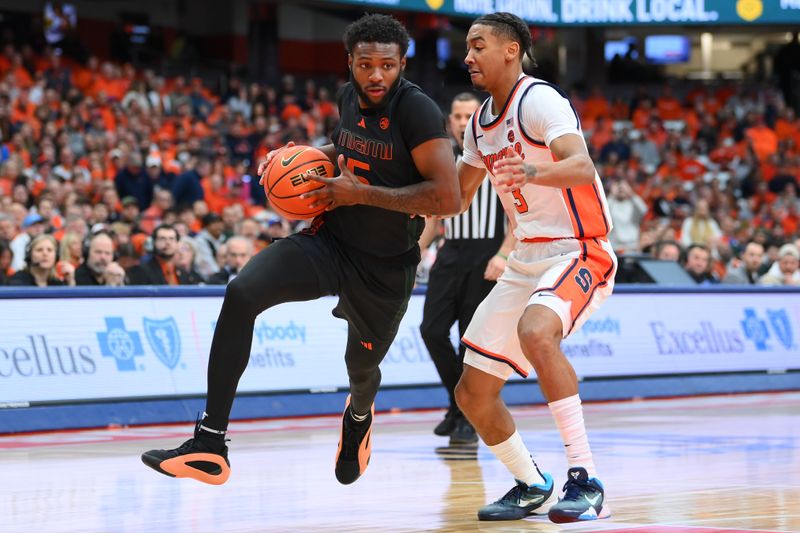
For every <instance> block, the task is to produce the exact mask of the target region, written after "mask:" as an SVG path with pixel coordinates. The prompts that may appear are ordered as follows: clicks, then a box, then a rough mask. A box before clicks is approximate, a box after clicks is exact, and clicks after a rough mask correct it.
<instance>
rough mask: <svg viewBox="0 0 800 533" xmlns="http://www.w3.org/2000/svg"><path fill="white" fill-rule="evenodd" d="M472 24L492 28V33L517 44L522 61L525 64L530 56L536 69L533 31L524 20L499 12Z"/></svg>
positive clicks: (531, 63)
mask: <svg viewBox="0 0 800 533" xmlns="http://www.w3.org/2000/svg"><path fill="white" fill-rule="evenodd" d="M472 24H482V25H484V26H491V27H492V33H494V34H495V35H498V36H500V37H504V38H506V39H508V40H510V41H515V42H517V43H518V44H519V48H520V51H521V54H520V59H522V60H523V62H524V61H525V56H528V60H529V61H530V66H531V67H536V59H535V58H534V57H533V38H532V37H531V30H530V29H529V28H528V25H527V24H526V23H525V21H524V20H522V19H521V18H519V17H518V16H516V15H514V14H513V13H507V12H499V13H489V14H488V15H483V16H481V17H478V18H477V19H475V21H474V22H473V23H472Z"/></svg>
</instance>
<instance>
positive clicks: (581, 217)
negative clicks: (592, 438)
mask: <svg viewBox="0 0 800 533" xmlns="http://www.w3.org/2000/svg"><path fill="white" fill-rule="evenodd" d="M532 49H533V44H532V40H531V35H530V30H529V29H528V26H527V24H525V22H523V21H522V20H521V19H520V18H519V17H517V16H515V15H512V14H510V13H493V14H490V15H485V16H482V17H480V18H478V19H477V20H475V22H473V24H472V26H471V27H470V29H469V32H468V34H467V56H466V59H465V62H466V64H467V66H468V67H469V72H470V78H471V80H472V84H473V85H474V86H475V87H476V88H478V89H480V90H484V91H487V92H488V93H489V94H490V95H491V98H489V99H488V100H486V101H485V102H484V103H483V105H482V106H481V107H480V108H479V109H478V111H476V112H475V114H474V115H473V117H472V120H471V121H470V124H469V126H468V127H467V131H466V133H465V136H464V155H463V159H462V161H461V163H460V165H459V178H460V180H461V190H462V208H466V206H468V205H469V202H470V200H471V198H472V196H473V194H474V192H475V190H476V188H477V187H478V185H479V184H480V182H481V180H482V179H483V177H484V175H485V173H486V171H487V170H488V171H489V173H490V177H491V179H492V183H493V184H494V186H495V188H496V189H497V191H498V194H500V197H501V200H502V202H503V206H504V208H505V210H506V211H507V212H508V214H509V218H510V219H511V220H512V224H513V225H514V234H515V236H516V238H517V240H518V241H519V243H518V244H517V246H516V248H515V249H514V251H513V252H512V253H511V254H510V255H509V257H508V265H507V268H506V270H505V272H504V273H503V275H502V276H501V277H500V279H499V280H498V282H497V285H496V286H495V288H494V289H493V290H492V292H491V293H490V294H489V295H488V296H487V297H486V299H485V300H484V301H483V303H481V305H480V306H479V307H478V309H477V311H476V312H475V315H474V317H473V319H472V322H471V323H470V325H469V327H468V328H467V331H466V332H465V334H464V336H463V337H462V342H463V343H464V345H465V346H466V348H467V351H466V355H465V358H464V371H463V374H462V376H461V379H460V381H459V384H458V386H457V388H456V399H457V401H458V404H459V406H460V408H461V410H462V411H463V412H464V414H465V415H466V416H467V418H468V419H469V421H470V422H471V423H472V424H473V425H474V426H475V429H476V430H477V431H478V434H479V435H480V436H481V438H482V439H483V441H484V442H485V443H486V444H487V445H488V446H489V449H490V450H491V451H492V452H493V453H494V454H495V455H496V456H497V458H498V459H500V461H502V462H503V464H505V465H506V467H507V468H508V469H509V471H510V472H511V473H512V474H513V476H514V478H515V480H516V485H515V486H514V487H513V488H512V489H511V490H510V491H509V492H508V493H507V494H506V495H504V496H503V497H502V498H500V499H499V500H497V501H496V502H494V503H492V504H490V505H487V506H485V507H483V508H482V509H480V511H479V512H478V518H479V519H480V520H515V519H520V518H524V517H526V516H529V515H533V514H544V513H548V516H549V517H550V520H552V521H553V522H558V523H562V522H575V521H580V520H594V519H597V518H604V517H606V516H609V515H610V513H609V511H608V507H607V506H606V505H604V503H603V499H604V490H603V485H602V483H601V482H600V480H599V479H598V478H597V473H596V470H595V465H594V461H593V459H592V453H591V450H590V448H589V442H588V439H587V436H586V429H585V427H584V423H583V410H582V408H581V400H580V397H579V396H578V382H577V378H576V375H575V371H574V369H573V368H572V365H571V364H570V362H569V361H568V360H567V358H566V357H565V355H564V353H563V352H562V351H561V348H560V345H561V340H562V339H563V338H565V337H567V336H568V335H569V334H570V333H573V332H574V331H576V330H577V329H578V328H579V327H580V326H581V324H582V323H583V322H584V321H585V320H586V318H587V317H588V316H589V315H590V314H591V313H592V312H593V311H594V310H595V309H596V308H597V307H598V306H599V305H600V304H601V303H602V302H603V301H604V300H605V299H606V298H607V297H608V296H609V295H610V294H611V290H612V287H613V284H614V273H615V271H616V266H617V261H616V257H615V256H614V253H613V251H612V248H611V246H610V245H609V243H608V240H607V239H606V236H607V234H608V232H609V231H610V230H611V219H610V217H609V213H608V208H607V205H606V198H605V194H604V193H603V188H602V185H601V183H600V178H599V176H598V175H597V171H596V170H595V167H594V163H593V162H592V160H591V158H590V157H589V153H588V151H587V148H586V143H585V142H584V139H583V135H582V133H581V130H580V122H579V120H578V117H577V116H576V114H575V111H574V109H573V108H572V106H571V104H570V102H569V100H568V99H567V97H566V96H565V95H564V93H563V92H561V90H560V89H558V88H556V87H555V86H553V85H550V84H548V83H547V82H544V81H542V80H539V79H536V78H533V77H530V76H526V75H525V74H524V73H523V68H522V61H523V58H524V56H525V55H528V56H529V57H530V59H531V60H532V59H533V57H532ZM531 370H533V371H534V372H535V373H536V376H537V378H538V380H539V385H540V387H541V389H542V393H543V394H544V396H545V398H546V399H547V402H548V405H549V407H550V410H551V413H552V415H553V417H554V419H555V422H556V426H557V427H558V430H559V432H560V433H561V437H562V440H563V441H564V446H565V450H566V455H567V462H568V464H569V470H568V472H567V478H566V484H565V485H564V487H563V495H562V496H561V497H560V498H558V496H557V492H558V491H557V490H554V481H553V478H552V477H551V476H550V475H549V474H547V473H543V472H541V471H540V470H539V468H538V467H537V465H536V463H535V462H534V461H533V459H532V457H531V454H530V452H529V451H528V449H527V447H526V446H525V444H524V442H523V441H522V438H521V437H520V435H519V433H518V432H517V430H516V427H515V424H514V421H513V419H512V418H511V415H510V413H509V411H508V409H507V407H506V405H505V403H504V402H503V400H502V398H501V396H500V391H501V389H502V388H503V386H504V385H505V382H506V380H507V379H508V378H509V377H510V376H511V374H512V373H513V372H516V373H517V374H519V375H521V376H523V377H527V376H528V374H529V373H530V372H531Z"/></svg>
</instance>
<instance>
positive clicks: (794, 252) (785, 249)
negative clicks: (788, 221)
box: [26, 219, 800, 259]
mask: <svg viewBox="0 0 800 533" xmlns="http://www.w3.org/2000/svg"><path fill="white" fill-rule="evenodd" d="M26 220H27V219H26ZM784 255H791V256H792V257H794V258H795V259H800V250H798V248H797V246H795V245H794V244H792V243H789V244H784V245H783V246H781V248H780V250H778V257H783V256H784Z"/></svg>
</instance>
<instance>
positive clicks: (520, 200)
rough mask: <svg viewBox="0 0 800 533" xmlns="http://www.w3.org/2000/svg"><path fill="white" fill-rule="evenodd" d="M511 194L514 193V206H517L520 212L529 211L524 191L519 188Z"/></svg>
mask: <svg viewBox="0 0 800 533" xmlns="http://www.w3.org/2000/svg"><path fill="white" fill-rule="evenodd" d="M511 194H513V195H514V206H515V207H516V208H517V212H518V213H527V212H528V202H526V201H525V197H524V196H522V191H520V190H519V189H514V190H513V191H511Z"/></svg>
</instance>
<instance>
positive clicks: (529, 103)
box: [463, 76, 612, 241]
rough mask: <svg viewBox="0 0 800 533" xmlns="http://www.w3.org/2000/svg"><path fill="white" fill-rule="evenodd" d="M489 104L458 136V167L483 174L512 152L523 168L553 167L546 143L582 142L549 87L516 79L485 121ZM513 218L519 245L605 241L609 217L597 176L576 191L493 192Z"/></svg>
mask: <svg viewBox="0 0 800 533" xmlns="http://www.w3.org/2000/svg"><path fill="white" fill-rule="evenodd" d="M491 109H492V99H491V98H488V99H487V100H486V101H485V102H484V103H483V105H482V106H481V107H480V108H479V109H478V110H477V111H475V114H474V115H473V116H472V119H471V120H470V123H469V125H468V126H467V129H466V131H465V132H464V154H463V161H464V163H466V164H468V165H470V166H473V167H477V168H486V169H487V170H488V171H489V172H490V173H491V172H492V167H493V166H494V163H495V162H496V161H497V160H499V159H502V158H503V157H505V155H506V154H507V153H509V151H511V150H513V151H515V152H517V153H518V154H520V156H521V157H522V158H523V159H524V160H525V161H526V162H529V163H533V164H534V165H535V164H536V163H537V162H545V161H550V162H552V161H554V160H555V158H554V156H553V153H552V152H551V151H550V148H549V146H550V143H551V142H552V141H553V140H554V139H557V138H558V137H560V136H562V135H564V134H569V133H572V134H575V135H579V136H580V137H581V139H583V133H582V132H581V127H580V120H579V119H578V115H577V113H576V112H575V109H574V108H573V107H572V104H571V103H570V101H569V99H568V98H567V96H566V95H565V94H564V93H563V92H562V91H561V90H560V89H559V88H558V87H556V86H555V85H552V84H550V83H547V82H545V81H542V80H540V79H537V78H533V77H530V76H521V77H520V78H519V80H517V83H516V84H515V85H514V88H513V89H512V90H511V96H510V97H509V99H508V101H507V102H506V105H505V107H504V108H503V109H502V110H501V111H500V115H499V116H496V117H492V116H491ZM497 193H498V195H499V196H500V199H501V200H502V202H503V206H504V207H505V209H506V211H508V213H509V214H513V215H514V216H515V219H516V222H517V227H516V229H515V230H514V235H515V236H516V237H517V239H519V240H521V241H522V240H526V239H527V240H538V239H541V240H552V239H564V238H577V239H586V238H592V237H605V236H606V235H607V234H608V232H609V231H611V227H612V225H611V216H610V214H609V210H608V204H607V202H606V196H605V193H604V191H603V186H602V184H601V182H600V176H598V175H597V173H596V172H595V180H594V183H591V184H589V185H581V186H577V187H566V188H561V189H559V188H556V187H544V186H541V185H534V184H531V183H526V184H525V185H523V186H522V187H521V188H519V189H516V190H514V191H513V193H503V192H501V191H499V190H498V191H497Z"/></svg>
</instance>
